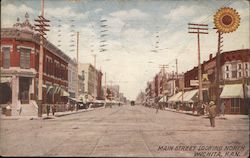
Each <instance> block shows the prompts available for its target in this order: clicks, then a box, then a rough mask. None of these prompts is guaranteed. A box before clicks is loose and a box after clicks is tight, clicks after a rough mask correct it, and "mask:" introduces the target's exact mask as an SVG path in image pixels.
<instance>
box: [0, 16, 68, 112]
mask: <svg viewBox="0 0 250 158" xmlns="http://www.w3.org/2000/svg"><path fill="white" fill-rule="evenodd" d="M34 28H35V27H34V26H33V25H32V24H31V23H30V22H29V16H28V14H27V13H26V15H25V21H24V22H23V23H21V22H19V19H17V23H16V24H14V25H13V27H12V28H1V52H2V53H1V57H0V58H1V60H2V62H1V82H4V83H1V87H5V88H1V89H2V91H1V96H2V98H5V96H9V98H5V99H3V100H1V103H6V102H10V103H11V106H12V109H13V111H15V110H16V109H17V104H18V102H19V101H20V102H21V104H25V105H23V108H25V106H32V105H35V106H36V102H35V100H36V99H37V96H38V68H39V51H40V45H39V44H40V36H39V35H38V34H36V33H35V31H34ZM43 57H44V58H43V103H52V102H60V101H61V95H62V94H63V95H64V94H65V93H62V92H66V91H67V89H68V61H69V59H70V58H69V57H68V56H67V55H65V54H64V53H63V52H62V51H61V50H60V49H58V48H57V47H56V46H54V45H53V44H52V43H50V42H49V41H48V40H46V39H45V40H44V56H43ZM6 85H7V86H6ZM8 85H9V89H10V90H6V88H7V87H8ZM6 92H8V93H9V94H6Z"/></svg>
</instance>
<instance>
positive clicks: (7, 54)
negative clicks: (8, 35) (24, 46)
mask: <svg viewBox="0 0 250 158" xmlns="http://www.w3.org/2000/svg"><path fill="white" fill-rule="evenodd" d="M9 67H10V47H4V48H3V68H6V69H7V68H9Z"/></svg>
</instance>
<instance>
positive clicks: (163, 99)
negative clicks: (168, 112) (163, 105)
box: [159, 96, 168, 102]
mask: <svg viewBox="0 0 250 158" xmlns="http://www.w3.org/2000/svg"><path fill="white" fill-rule="evenodd" d="M167 99H168V98H167V96H163V97H162V98H161V99H160V100H159V102H167Z"/></svg>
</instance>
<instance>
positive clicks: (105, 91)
mask: <svg viewBox="0 0 250 158" xmlns="http://www.w3.org/2000/svg"><path fill="white" fill-rule="evenodd" d="M104 75H105V76H104V77H105V78H104V79H105V81H104V82H105V90H104V98H105V100H106V96H107V80H106V72H105V74H104Z"/></svg>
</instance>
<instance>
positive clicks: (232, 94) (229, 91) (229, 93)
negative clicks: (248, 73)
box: [220, 84, 244, 98]
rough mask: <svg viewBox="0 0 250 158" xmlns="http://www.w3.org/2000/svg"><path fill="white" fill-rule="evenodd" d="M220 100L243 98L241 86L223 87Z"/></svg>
mask: <svg viewBox="0 0 250 158" xmlns="http://www.w3.org/2000/svg"><path fill="white" fill-rule="evenodd" d="M220 98H244V95H243V86H242V84H230V85H224V88H223V90H222V92H221V94H220Z"/></svg>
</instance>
